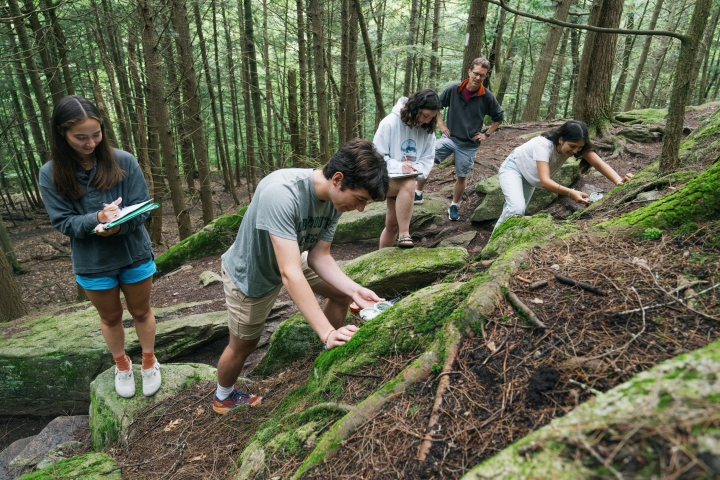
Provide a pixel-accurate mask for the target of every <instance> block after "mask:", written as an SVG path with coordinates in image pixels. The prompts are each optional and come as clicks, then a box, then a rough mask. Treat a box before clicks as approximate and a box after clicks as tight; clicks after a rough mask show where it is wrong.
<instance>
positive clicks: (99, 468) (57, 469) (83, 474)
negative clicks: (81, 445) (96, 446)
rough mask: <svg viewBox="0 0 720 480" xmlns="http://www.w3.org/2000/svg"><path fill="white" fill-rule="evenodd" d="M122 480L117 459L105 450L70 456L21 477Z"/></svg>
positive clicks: (32, 478) (36, 479)
mask: <svg viewBox="0 0 720 480" xmlns="http://www.w3.org/2000/svg"><path fill="white" fill-rule="evenodd" d="M59 478H61V479H63V480H72V479H78V480H80V479H82V480H122V473H120V469H119V468H118V466H117V464H116V463H115V460H113V458H112V457H111V456H110V455H108V454H106V453H103V452H90V453H86V454H85V455H79V456H77V457H72V458H68V459H67V460H62V461H60V462H57V463H55V464H54V465H50V466H49V467H45V468H43V469H42V470H38V471H36V472H33V473H28V474H26V475H23V476H22V477H20V479H21V480H57V479H59Z"/></svg>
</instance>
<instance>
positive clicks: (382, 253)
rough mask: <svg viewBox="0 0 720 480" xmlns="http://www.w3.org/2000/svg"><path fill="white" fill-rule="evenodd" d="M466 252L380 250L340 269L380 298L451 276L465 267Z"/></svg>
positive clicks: (431, 249)
mask: <svg viewBox="0 0 720 480" xmlns="http://www.w3.org/2000/svg"><path fill="white" fill-rule="evenodd" d="M467 255H468V253H467V250H466V249H464V248H461V247H450V248H412V249H402V248H396V247H393V248H383V249H381V250H377V251H375V252H371V253H368V254H366V255H363V256H362V257H358V258H356V259H354V260H351V261H349V262H348V263H346V264H345V265H343V267H342V269H343V271H344V272H345V274H346V275H347V276H348V277H350V278H352V279H353V280H354V281H355V282H357V283H359V284H360V285H362V286H363V287H366V288H369V289H370V290H373V291H374V292H375V293H377V294H378V295H380V296H383V295H384V296H390V295H395V294H398V293H406V292H412V291H415V290H417V289H419V288H420V287H424V286H426V285H429V284H431V283H432V282H434V281H436V280H437V279H438V278H440V277H444V276H445V275H447V274H449V273H451V272H455V271H457V270H458V269H460V268H462V267H463V266H464V265H465V264H466V263H467Z"/></svg>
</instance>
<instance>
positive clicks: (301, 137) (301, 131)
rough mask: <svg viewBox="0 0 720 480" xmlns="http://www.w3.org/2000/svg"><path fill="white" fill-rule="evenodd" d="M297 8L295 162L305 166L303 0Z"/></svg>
mask: <svg viewBox="0 0 720 480" xmlns="http://www.w3.org/2000/svg"><path fill="white" fill-rule="evenodd" d="M295 5H296V10H297V41H298V63H299V64H300V116H299V118H298V138H297V142H298V152H299V156H298V158H297V161H298V162H299V163H297V164H296V166H297V167H300V168H302V167H304V166H305V156H306V155H307V148H306V143H307V140H306V139H307V126H308V108H307V103H308V93H307V91H308V84H307V82H308V62H307V54H306V52H307V42H306V41H305V35H306V32H305V9H304V8H303V0H297V1H296V2H295Z"/></svg>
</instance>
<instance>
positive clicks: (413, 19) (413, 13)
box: [403, 0, 419, 97]
mask: <svg viewBox="0 0 720 480" xmlns="http://www.w3.org/2000/svg"><path fill="white" fill-rule="evenodd" d="M418 2H419V0H412V7H411V8H410V19H409V22H408V37H407V52H406V54H405V82H404V83H403V96H405V97H409V96H410V93H412V92H410V89H411V88H412V71H413V62H414V61H415V53H414V50H415V38H416V36H417V17H418Z"/></svg>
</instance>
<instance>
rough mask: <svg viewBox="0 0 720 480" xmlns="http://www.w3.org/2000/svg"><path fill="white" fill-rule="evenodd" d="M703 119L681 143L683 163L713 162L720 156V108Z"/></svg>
mask: <svg viewBox="0 0 720 480" xmlns="http://www.w3.org/2000/svg"><path fill="white" fill-rule="evenodd" d="M715 108H716V110H715V112H714V113H713V114H712V115H710V117H709V118H707V119H706V120H705V121H703V122H702V123H701V124H700V125H699V126H698V127H697V128H696V129H695V130H694V131H693V132H692V133H691V134H690V135H688V137H687V138H686V139H685V140H684V141H683V142H682V144H680V154H679V155H680V158H681V159H682V161H683V163H686V164H687V163H694V162H697V161H702V162H713V161H715V160H717V158H718V157H720V108H719V107H718V106H716V107H715Z"/></svg>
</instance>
